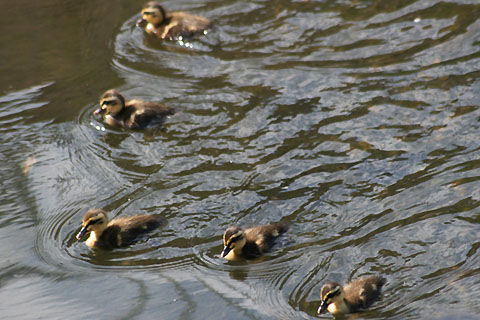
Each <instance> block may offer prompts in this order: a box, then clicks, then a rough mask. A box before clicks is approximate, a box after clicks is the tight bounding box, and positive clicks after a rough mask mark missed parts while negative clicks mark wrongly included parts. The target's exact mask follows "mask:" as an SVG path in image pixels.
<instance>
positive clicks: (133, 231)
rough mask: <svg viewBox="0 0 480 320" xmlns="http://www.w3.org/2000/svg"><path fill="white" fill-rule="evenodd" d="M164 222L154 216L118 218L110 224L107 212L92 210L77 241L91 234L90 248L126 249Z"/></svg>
mask: <svg viewBox="0 0 480 320" xmlns="http://www.w3.org/2000/svg"><path fill="white" fill-rule="evenodd" d="M163 222H164V219H163V218H161V217H159V216H154V215H138V216H133V217H124V218H117V219H113V220H112V221H110V222H108V217H107V213H106V212H105V211H103V210H101V209H90V210H88V211H87V213H86V214H85V216H84V217H83V221H82V229H81V230H80V232H79V233H78V234H77V240H80V239H81V238H82V237H83V236H84V235H85V234H86V233H87V232H90V236H89V237H88V239H87V241H85V244H86V245H87V246H89V247H90V248H93V247H98V248H103V249H112V248H118V247H124V246H127V245H130V244H132V243H134V242H135V240H136V239H137V238H138V237H139V236H140V235H142V234H145V233H147V232H150V231H152V230H154V229H156V228H158V227H159V226H160V225H162V224H163Z"/></svg>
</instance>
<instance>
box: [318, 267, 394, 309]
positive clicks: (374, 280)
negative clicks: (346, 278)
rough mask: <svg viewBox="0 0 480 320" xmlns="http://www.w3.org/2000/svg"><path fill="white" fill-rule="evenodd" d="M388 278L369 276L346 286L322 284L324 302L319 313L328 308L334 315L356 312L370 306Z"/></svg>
mask: <svg viewBox="0 0 480 320" xmlns="http://www.w3.org/2000/svg"><path fill="white" fill-rule="evenodd" d="M386 282H387V280H386V279H385V278H383V277H381V276H369V277H364V278H360V279H357V280H354V281H351V282H349V283H347V284H346V285H345V286H344V287H342V286H341V285H340V284H338V283H336V282H328V283H326V284H324V285H323V286H322V289H321V292H320V297H321V299H322V304H321V305H320V307H319V308H318V310H317V312H318V313H319V314H321V313H325V312H326V311H327V310H328V311H329V312H330V313H332V314H333V315H337V314H345V313H351V312H356V311H359V310H361V309H366V308H368V307H370V306H371V305H372V304H373V303H374V302H375V301H376V300H377V299H378V297H379V296H380V291H381V289H382V287H383V285H384V284H385V283H386Z"/></svg>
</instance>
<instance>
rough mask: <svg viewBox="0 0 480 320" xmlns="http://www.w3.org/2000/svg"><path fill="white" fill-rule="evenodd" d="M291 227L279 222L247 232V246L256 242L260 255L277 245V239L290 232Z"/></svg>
mask: <svg viewBox="0 0 480 320" xmlns="http://www.w3.org/2000/svg"><path fill="white" fill-rule="evenodd" d="M289 228H290V225H289V224H288V223H286V222H277V223H272V224H267V225H264V226H259V227H254V228H250V229H247V230H245V236H246V238H247V244H248V243H252V242H254V243H255V245H256V246H258V249H259V251H260V253H264V252H267V251H269V250H270V249H271V248H272V247H273V245H274V244H275V239H277V238H278V237H279V236H281V235H282V234H284V233H285V232H287V231H288V229H289Z"/></svg>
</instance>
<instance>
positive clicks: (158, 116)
mask: <svg viewBox="0 0 480 320" xmlns="http://www.w3.org/2000/svg"><path fill="white" fill-rule="evenodd" d="M93 114H95V115H98V114H101V115H103V118H104V119H105V122H106V123H108V124H109V125H111V126H117V127H123V128H126V129H145V128H148V127H158V126H160V125H161V124H162V123H163V122H164V121H165V118H167V117H168V116H170V115H173V114H175V109H174V108H171V107H167V106H166V105H164V104H161V103H158V102H149V101H143V100H130V101H127V102H125V97H124V96H123V95H122V94H120V92H118V91H117V90H115V89H110V90H108V91H106V92H105V93H104V94H103V95H102V97H101V98H100V108H98V109H97V110H95V111H94V112H93Z"/></svg>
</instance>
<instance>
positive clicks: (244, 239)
mask: <svg viewBox="0 0 480 320" xmlns="http://www.w3.org/2000/svg"><path fill="white" fill-rule="evenodd" d="M288 228H289V225H288V223H284V222H278V223H272V224H267V225H264V226H258V227H253V228H249V229H242V228H240V227H237V226H233V227H229V228H228V229H227V230H226V231H225V233H224V234H223V244H224V245H225V247H224V248H223V251H222V254H221V256H222V258H225V259H227V260H229V261H237V260H241V258H244V259H254V258H257V257H259V256H261V255H262V254H263V253H265V252H267V251H269V250H270V249H271V248H272V247H273V245H274V242H275V239H276V238H278V237H279V236H280V235H282V234H283V233H285V232H287V231H288Z"/></svg>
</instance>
